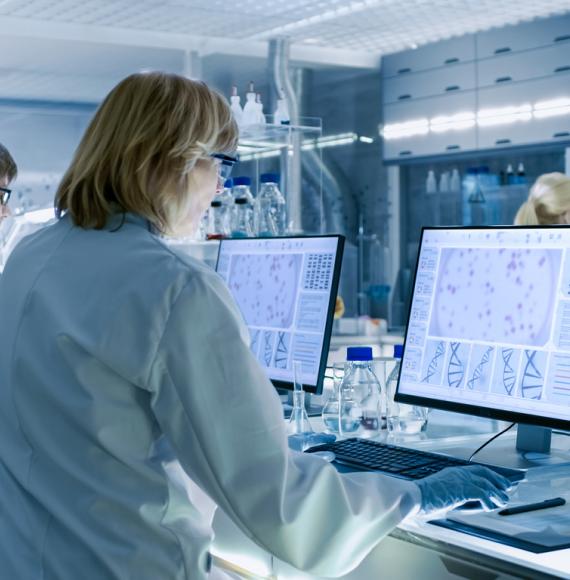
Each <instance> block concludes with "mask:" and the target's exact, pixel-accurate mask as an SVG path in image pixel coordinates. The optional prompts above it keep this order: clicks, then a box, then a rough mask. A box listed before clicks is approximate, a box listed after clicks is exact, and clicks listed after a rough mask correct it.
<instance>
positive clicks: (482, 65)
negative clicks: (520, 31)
mask: <svg viewBox="0 0 570 580" xmlns="http://www.w3.org/2000/svg"><path fill="white" fill-rule="evenodd" d="M569 71H570V43H568V44H566V43H564V44H559V45H554V46H547V47H545V48H538V49H536V50H529V51H526V52H521V53H513V54H506V55H503V56H498V57H495V58H489V59H486V60H482V61H479V62H478V63H477V72H478V78H479V86H480V87H489V86H493V85H506V84H508V83H511V82H517V81H526V80H530V79H533V78H540V77H545V76H549V75H553V74H560V73H563V72H569Z"/></svg>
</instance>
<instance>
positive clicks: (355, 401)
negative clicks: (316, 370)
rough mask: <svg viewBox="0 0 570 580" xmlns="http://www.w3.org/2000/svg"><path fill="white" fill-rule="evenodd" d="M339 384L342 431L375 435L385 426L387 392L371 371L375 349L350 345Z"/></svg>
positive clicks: (340, 429)
mask: <svg viewBox="0 0 570 580" xmlns="http://www.w3.org/2000/svg"><path fill="white" fill-rule="evenodd" d="M346 358H347V363H346V367H345V373H344V378H343V379H342V382H341V384H340V395H339V399H340V405H339V406H340V408H339V432H340V433H341V435H345V434H347V433H348V434H358V435H360V436H361V437H374V436H376V435H378V433H379V432H380V430H381V429H383V428H385V422H384V420H383V416H385V408H386V403H385V393H384V391H383V390H382V389H381V387H380V383H379V382H378V379H377V378H376V375H375V374H374V372H373V370H372V348H371V347H369V346H360V347H355V346H353V347H349V348H348V349H347V356H346Z"/></svg>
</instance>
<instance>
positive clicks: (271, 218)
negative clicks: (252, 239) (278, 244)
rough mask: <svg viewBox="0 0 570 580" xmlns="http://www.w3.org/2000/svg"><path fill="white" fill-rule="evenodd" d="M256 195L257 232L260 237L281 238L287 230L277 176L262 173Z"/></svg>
mask: <svg viewBox="0 0 570 580" xmlns="http://www.w3.org/2000/svg"><path fill="white" fill-rule="evenodd" d="M259 180H260V182H261V187H260V188H259V193H258V195H257V200H256V201H257V231H258V234H259V235H260V236H283V235H285V233H286V229H287V204H286V202H285V198H284V197H283V194H282V193H281V191H279V185H278V184H279V174H278V173H262V174H261V176H260V178H259Z"/></svg>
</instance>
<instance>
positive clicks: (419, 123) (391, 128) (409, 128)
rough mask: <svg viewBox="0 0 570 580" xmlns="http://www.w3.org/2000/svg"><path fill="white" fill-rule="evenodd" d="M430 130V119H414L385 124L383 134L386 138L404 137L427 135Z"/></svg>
mask: <svg viewBox="0 0 570 580" xmlns="http://www.w3.org/2000/svg"><path fill="white" fill-rule="evenodd" d="M428 132H429V121H428V119H412V120H411V121H404V122H403V123H390V124H389V125H384V129H383V130H382V135H383V137H384V139H386V140H390V139H402V138H404V137H413V136H414V135H426V134H427V133H428Z"/></svg>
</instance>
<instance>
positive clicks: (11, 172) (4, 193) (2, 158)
mask: <svg viewBox="0 0 570 580" xmlns="http://www.w3.org/2000/svg"><path fill="white" fill-rule="evenodd" d="M17 175H18V166H17V165H16V162H15V161H14V158H13V157H12V156H11V155H10V152H9V151H8V149H6V147H4V145H2V143H0V221H1V220H3V219H4V218H5V217H8V216H9V215H10V213H11V212H10V208H9V207H8V205H7V204H8V201H9V199H10V195H11V194H12V190H11V189H10V188H9V185H10V183H12V181H14V179H16V176H17Z"/></svg>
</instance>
